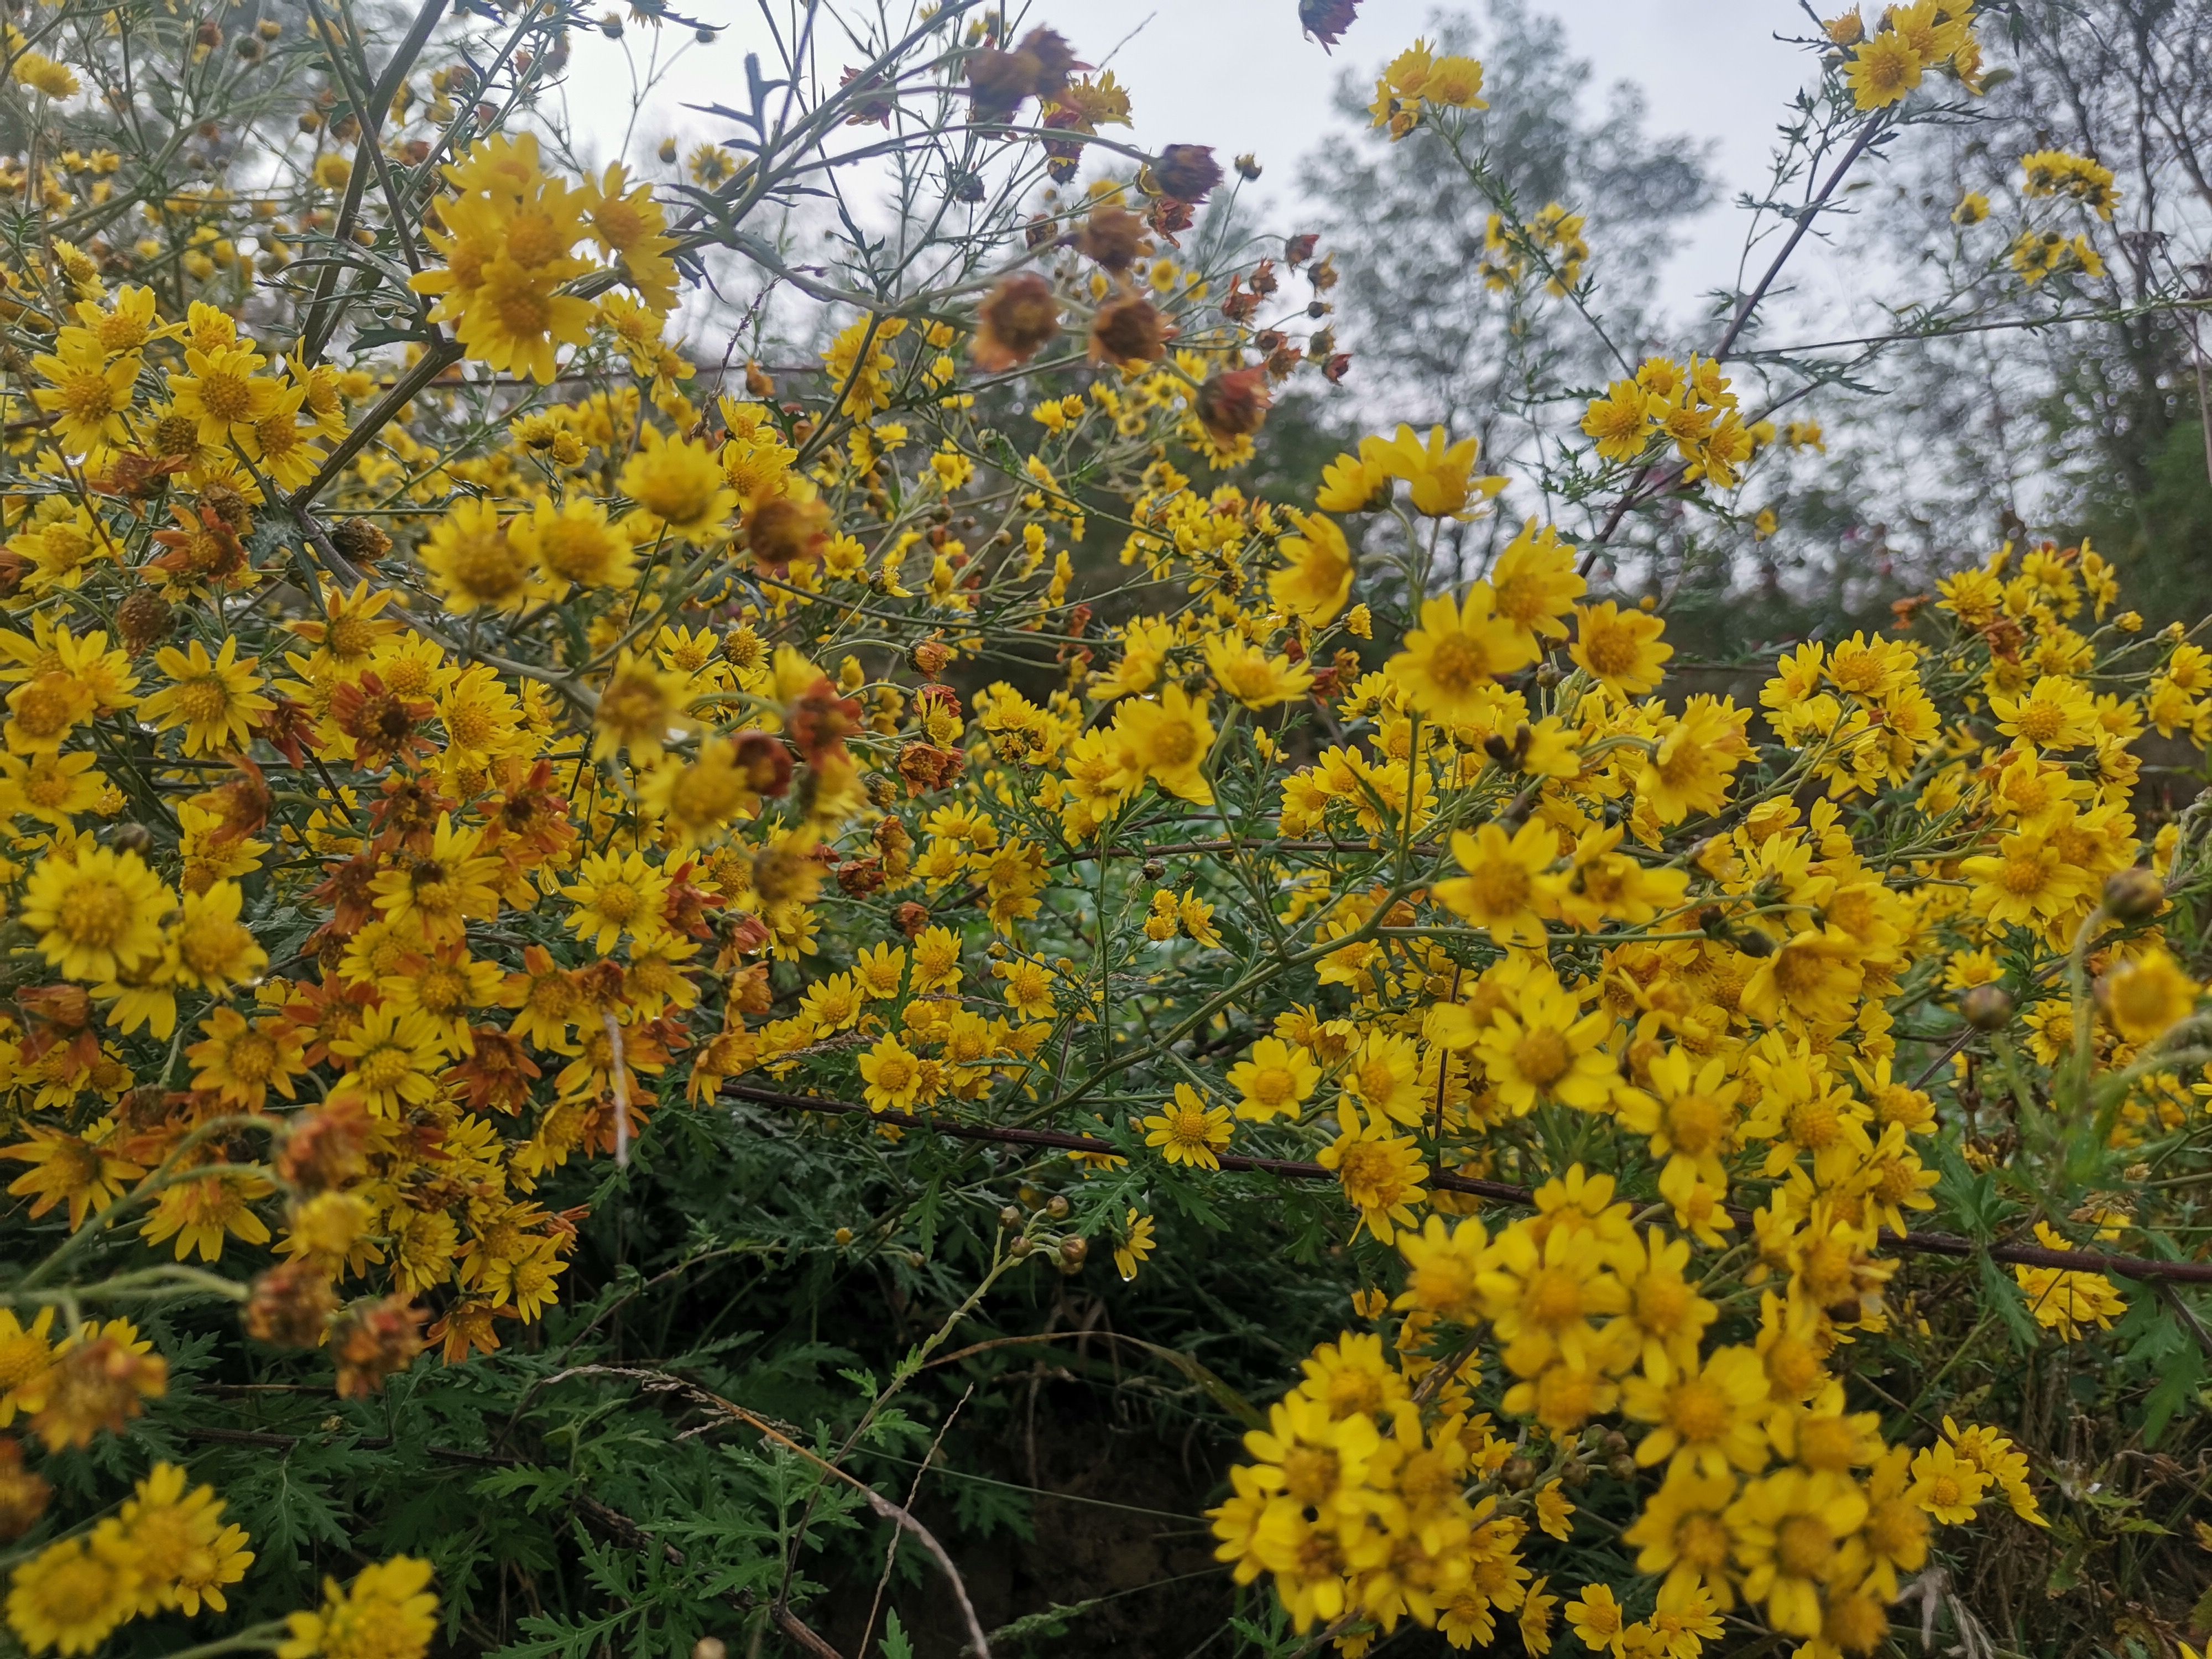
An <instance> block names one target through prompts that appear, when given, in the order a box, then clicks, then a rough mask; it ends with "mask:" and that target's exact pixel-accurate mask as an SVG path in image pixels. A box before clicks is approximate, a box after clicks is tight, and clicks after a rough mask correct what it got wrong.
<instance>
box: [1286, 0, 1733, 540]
mask: <svg viewBox="0 0 2212 1659" xmlns="http://www.w3.org/2000/svg"><path fill="white" fill-rule="evenodd" d="M1430 35H1431V44H1432V45H1433V46H1435V48H1436V50H1437V52H1439V53H1443V52H1459V53H1466V54H1468V55H1471V56H1474V57H1477V58H1480V59H1481V61H1482V63H1483V64H1484V67H1485V70H1486V75H1485V84H1484V91H1483V95H1484V97H1485V98H1486V99H1487V100H1489V105H1490V108H1489V112H1488V113H1487V115H1486V117H1485V118H1484V119H1483V123H1482V130H1483V141H1484V142H1483V149H1484V151H1485V154H1484V155H1483V156H1482V157H1481V161H1480V174H1481V178H1482V185H1483V187H1482V188H1480V189H1472V190H1471V189H1469V188H1468V178H1467V174H1466V173H1465V172H1464V171H1463V170H1462V165H1461V163H1460V162H1459V161H1455V159H1454V158H1453V156H1452V155H1451V154H1450V152H1449V149H1448V147H1447V144H1446V142H1445V140H1444V139H1443V137H1441V136H1440V135H1439V134H1437V132H1435V131H1429V130H1422V131H1416V132H1414V133H1413V135H1412V136H1411V137H1407V138H1406V139H1405V140H1403V141H1402V142H1400V143H1390V142H1389V141H1388V138H1387V136H1386V135H1385V134H1384V133H1383V132H1381V131H1371V130H1370V131H1365V132H1364V133H1363V135H1362V136H1361V137H1358V138H1356V139H1354V140H1353V141H1352V142H1351V143H1337V144H1333V145H1329V146H1327V147H1325V148H1323V149H1322V150H1320V151H1319V152H1318V153H1316V155H1314V156H1313V157H1312V158H1311V159H1310V161H1309V162H1308V164H1307V167H1306V170H1305V175H1304V185H1305V187H1306V190H1307V191H1308V192H1309V194H1310V196H1311V197H1313V198H1314V199H1315V200H1316V202H1317V203H1318V204H1319V210H1320V212H1319V218H1318V221H1317V222H1316V224H1315V225H1314V227H1313V228H1315V229H1316V230H1318V231H1320V232H1321V234H1322V246H1324V247H1327V248H1330V249H1333V250H1334V252H1335V267H1336V269H1337V270H1339V271H1340V273H1341V279H1342V280H1341V282H1340V285H1339V286H1338V288H1337V289H1335V290H1334V294H1333V295H1331V296H1330V297H1332V298H1333V299H1334V300H1335V301H1336V304H1337V312H1336V315H1335V318H1334V319H1333V324H1334V329H1335V331H1336V333H1337V335H1338V337H1339V339H1340V343H1341V345H1342V346H1343V347H1344V348H1345V349H1348V350H1350V351H1351V352H1352V374H1351V376H1350V377H1349V379H1348V380H1347V381H1346V385H1345V386H1343V387H1341V388H1340V389H1339V391H1338V392H1337V393H1336V394H1335V395H1334V396H1331V397H1328V398H1321V397H1319V396H1316V394H1313V393H1311V392H1309V393H1307V394H1306V397H1305V399H1304V403H1303V404H1302V405H1292V406H1291V407H1288V408H1285V410H1282V411H1280V412H1279V416H1278V418H1277V420H1276V421H1275V422H1272V423H1271V426H1270V433H1271V446H1270V447H1273V448H1275V449H1276V450H1277V452H1278V453H1279V454H1287V455H1290V456H1294V457H1296V458H1297V459H1299V460H1300V461H1302V462H1309V463H1310V462H1312V461H1316V460H1318V461H1326V460H1327V459H1329V458H1330V457H1331V456H1332V455H1334V453H1335V451H1336V449H1337V448H1338V447H1342V444H1343V443H1344V442H1346V441H1353V440H1356V439H1357V437H1358V435H1359V434H1360V433H1362V432H1364V431H1367V430H1370V429H1371V422H1372V421H1373V420H1374V419H1375V418H1376V416H1375V414H1374V412H1373V411H1372V410H1370V409H1369V408H1368V406H1367V400H1366V397H1365V393H1364V391H1363V388H1367V387H1379V386H1390V387H1392V388H1393V389H1394V390H1393V402H1392V410H1393V412H1394V415H1395V416H1396V417H1397V418H1404V419H1411V420H1415V421H1425V422H1438V423H1441V424H1443V426H1445V427H1446V428H1449V431H1450V433H1451V435H1452V436H1453V437H1455V438H1458V437H1462V436H1466V435H1470V434H1472V435H1475V436H1478V437H1480V439H1481V440H1482V445H1483V456H1484V467H1483V470H1484V471H1522V469H1519V468H1515V467H1511V466H1509V465H1504V464H1505V463H1507V462H1509V461H1510V460H1511V459H1513V458H1515V457H1516V456H1522V455H1524V454H1525V453H1526V451H1527V449H1528V446H1529V445H1531V444H1532V443H1534V441H1535V437H1536V433H1537V430H1538V422H1540V421H1541V418H1542V416H1543V415H1544V413H1545V410H1546V409H1547V407H1550V408H1551V410H1552V413H1553V414H1554V415H1556V414H1557V412H1558V410H1557V408H1556V407H1555V406H1553V400H1554V399H1557V398H1558V397H1559V389H1560V388H1561V387H1563V386H1565V387H1571V388H1576V389H1577V390H1582V389H1587V388H1589V387H1593V386H1598V385H1601V384H1602V383H1603V381H1605V380H1607V379H1608V378H1610V377H1611V376H1614V375H1619V374H1623V373H1626V372H1627V370H1626V369H1625V368H1623V366H1622V363H1623V360H1626V362H1627V363H1628V364H1630V365H1632V364H1633V363H1634V362H1636V361H1637V360H1638V357H1639V356H1641V355H1642V352H1643V350H1644V347H1645V346H1646V345H1647V344H1648V343H1650V342H1651V340H1652V338H1653V337H1652V336H1651V335H1650V324H1651V320H1652V319H1651V318H1650V307H1649V301H1650V295H1651V293H1652V289H1653V279H1654V277H1655V276H1656V272H1657V270H1658V268H1659V266H1660V264H1662V262H1663V261H1664V259H1665V258H1666V257H1667V254H1668V252H1669V251H1670V249H1671V248H1672V246H1674V241H1675V240H1676V239H1677V237H1678V235H1679V234H1680V228H1681V226H1682V224H1683V222H1684V221H1685V220H1686V219H1687V218H1688V217H1689V216H1691V215H1692V214H1694V213H1696V212H1697V211H1698V210H1699V209H1701V208H1703V207H1704V206H1705V205H1706V204H1708V203H1709V202H1710V201H1711V199H1712V197H1713V191H1714V185H1713V180H1712V177H1711V173H1710V171H1709V168H1708V159H1709V155H1710V148H1711V147H1710V145H1708V144H1705V143H1699V142H1697V141H1694V140H1692V139H1689V138H1687V137H1681V136H1679V135H1677V136H1669V137H1663V138H1662V137H1655V136H1654V135H1653V134H1652V133H1651V132H1650V131H1649V130H1648V128H1647V126H1646V118H1645V106H1644V97H1643V94H1641V93H1640V92H1639V91H1638V89H1637V88H1635V87H1633V86H1632V85H1631V84H1629V83H1626V82H1622V83H1620V84H1617V85H1615V86H1613V87H1612V88H1608V89H1607V91H1606V92H1605V94H1604V96H1603V99H1602V101H1601V103H1598V105H1597V107H1595V109H1593V108H1592V107H1591V105H1592V103H1593V102H1594V100H1593V97H1592V93H1593V87H1592V71H1591V69H1590V65H1589V63H1587V62H1586V61H1584V60H1583V59H1581V58H1576V57H1575V56H1574V55H1573V54H1572V53H1571V52H1570V51H1569V50H1568V49H1567V43H1566V36H1565V30H1564V29H1563V28H1562V27H1561V26H1560V24H1559V21H1558V20H1557V19H1556V18H1553V17H1551V16H1547V15H1540V14H1537V13H1534V12H1532V11H1531V10H1529V9H1528V8H1526V7H1525V6H1523V5H1522V4H1520V3H1518V0H1492V3H1491V4H1490V6H1489V7H1488V8H1487V10H1486V15H1484V16H1483V17H1482V18H1481V19H1480V20H1479V21H1478V20H1477V19H1476V18H1474V17H1473V16H1470V15H1466V14H1463V13H1462V14H1455V15H1438V16H1437V18H1436V19H1435V20H1434V21H1433V22H1432V24H1431V31H1430ZM1379 67H1380V65H1373V66H1370V68H1369V72H1368V73H1367V74H1366V75H1365V76H1364V77H1362V76H1360V75H1358V73H1357V72H1347V74H1346V76H1345V78H1344V80H1343V82H1342V83H1341V85H1340V89H1339V92H1338V96H1337V106H1338V109H1339V111H1340V113H1341V114H1342V115H1343V116H1344V117H1345V118H1346V119H1348V120H1351V121H1353V122H1355V123H1357V124H1358V126H1359V127H1360V128H1362V129H1366V128H1368V125H1369V112H1368V109H1367V100H1368V97H1369V96H1370V93H1371V91H1372V88H1373V70H1375V69H1379ZM1552 204H1558V206H1559V208H1560V209H1563V210H1565V212H1567V213H1569V214H1571V215H1577V216H1580V217H1581V219H1582V220H1583V226H1582V236H1583V240H1586V241H1587V243H1588V245H1589V250H1590V252H1589V258H1588V259H1587V261H1586V263H1584V264H1583V265H1582V267H1581V268H1580V269H1579V270H1576V269H1572V268H1571V267H1568V268H1562V269H1560V270H1559V272H1558V274H1559V275H1560V276H1564V277H1566V278H1567V279H1568V280H1567V281H1566V282H1565V283H1563V284H1562V286H1563V287H1565V288H1566V289H1568V291H1567V292H1565V293H1558V292H1551V291H1547V285H1546V284H1545V283H1542V282H1534V283H1517V284H1516V283H1507V282H1501V281H1498V280H1497V279H1496V276H1495V271H1496V267H1497V265H1498V263H1499V261H1500V259H1501V258H1502V257H1510V256H1507V255H1505V254H1504V251H1502V250H1500V249H1499V248H1498V246H1497V244H1496V242H1495V240H1494V239H1493V238H1492V235H1491V234H1490V232H1491V224H1492V216H1493V215H1497V216H1500V217H1501V219H1503V220H1505V221H1509V222H1514V223H1523V224H1525V223H1528V222H1532V221H1534V220H1536V219H1537V218H1538V216H1540V215H1541V214H1542V213H1543V212H1544V211H1545V210H1547V208H1549V207H1551V206H1552ZM1301 421H1304V422H1309V423H1310V424H1312V425H1314V426H1316V427H1320V428H1326V429H1328V431H1329V432H1331V433H1333V434H1334V435H1336V437H1337V439H1338V441H1332V442H1328V443H1326V444H1321V445H1316V444H1315V443H1313V442H1312V441H1310V440H1309V439H1305V438H1301V437H1293V436H1291V435H1290V428H1293V427H1295V426H1296V425H1297V423H1298V422H1301ZM1280 465H1281V464H1280V462H1279V461H1278V463H1277V467H1278V468H1279V467H1280ZM1529 470H1531V471H1533V468H1532V469H1529ZM1282 482H1283V483H1285V485H1289V484H1291V483H1292V481H1291V480H1289V479H1287V478H1285V479H1284V480H1283V481H1282ZM1307 487H1308V488H1309V489H1310V483H1308V485H1307ZM1545 510H1546V507H1545V505H1544V504H1541V503H1539V502H1538V501H1534V500H1533V499H1522V497H1521V496H1520V495H1517V494H1516V493H1515V492H1511V491H1509V493H1508V495H1507V496H1506V498H1505V499H1504V501H1503V502H1502V504H1501V508H1500V511H1499V512H1498V514H1496V515H1495V516H1494V517H1493V518H1492V520H1488V521H1486V522H1484V523H1479V524H1477V525H1475V526H1471V527H1469V531H1468V532H1464V535H1463V543H1464V544H1463V545H1462V548H1461V549H1460V552H1461V553H1462V556H1468V557H1474V556H1478V555H1480V554H1482V553H1484V552H1486V551H1487V550H1488V547H1489V543H1490V538H1491V536H1492V532H1494V531H1495V530H1496V529H1498V527H1499V526H1517V524H1518V523H1519V520H1520V516H1521V515H1522V514H1523V513H1529V512H1541V511H1545ZM1469 574H1472V570H1470V572H1469Z"/></svg>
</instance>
